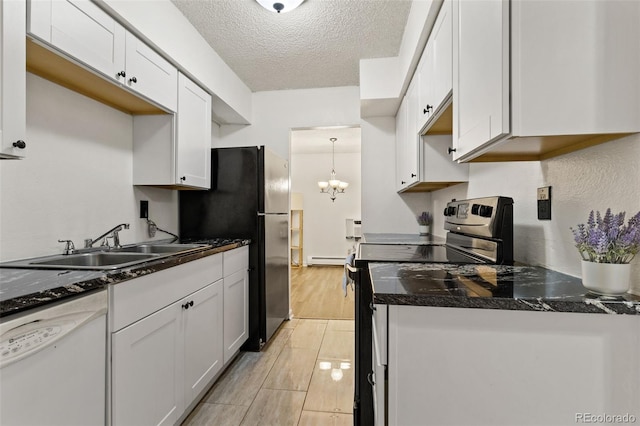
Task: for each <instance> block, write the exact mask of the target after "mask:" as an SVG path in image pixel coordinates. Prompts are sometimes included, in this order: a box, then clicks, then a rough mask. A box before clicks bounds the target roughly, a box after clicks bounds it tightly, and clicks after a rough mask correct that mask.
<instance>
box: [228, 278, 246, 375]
mask: <svg viewBox="0 0 640 426" xmlns="http://www.w3.org/2000/svg"><path fill="white" fill-rule="evenodd" d="M248 291H249V285H248V279H247V271H246V269H245V270H243V271H238V272H235V273H233V274H231V275H230V276H228V277H224V332H223V334H224V363H225V364H226V363H227V362H229V361H230V360H231V359H232V358H233V356H234V355H235V353H236V352H238V350H239V349H240V346H242V344H243V343H244V342H245V341H246V340H247V337H248V331H249V297H248Z"/></svg>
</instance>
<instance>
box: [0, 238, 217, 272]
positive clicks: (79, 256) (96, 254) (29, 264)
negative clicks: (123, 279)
mask: <svg viewBox="0 0 640 426" xmlns="http://www.w3.org/2000/svg"><path fill="white" fill-rule="evenodd" d="M206 247H209V245H207V244H136V245H131V246H125V247H121V248H119V249H111V250H109V249H104V250H98V251H96V250H92V251H88V252H86V253H76V254H67V255H56V256H46V257H39V258H35V259H24V260H16V261H11V262H5V263H2V264H0V268H29V269H85V270H114V269H121V268H127V267H129V266H133V265H137V264H139V263H143V262H147V261H150V260H156V259H162V258H165V257H169V256H172V255H175V254H187V253H190V252H195V251H199V250H202V249H204V248H206Z"/></svg>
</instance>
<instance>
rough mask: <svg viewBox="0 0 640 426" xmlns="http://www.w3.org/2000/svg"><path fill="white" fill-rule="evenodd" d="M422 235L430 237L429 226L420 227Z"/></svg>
mask: <svg viewBox="0 0 640 426" xmlns="http://www.w3.org/2000/svg"><path fill="white" fill-rule="evenodd" d="M418 229H419V230H420V235H429V225H418Z"/></svg>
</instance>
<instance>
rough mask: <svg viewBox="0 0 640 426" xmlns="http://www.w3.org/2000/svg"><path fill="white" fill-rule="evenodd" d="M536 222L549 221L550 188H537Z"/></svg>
mask: <svg viewBox="0 0 640 426" xmlns="http://www.w3.org/2000/svg"><path fill="white" fill-rule="evenodd" d="M538 220H551V187H550V186H545V187H542V188H538Z"/></svg>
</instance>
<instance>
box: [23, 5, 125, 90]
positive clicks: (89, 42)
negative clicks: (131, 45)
mask: <svg viewBox="0 0 640 426" xmlns="http://www.w3.org/2000/svg"><path fill="white" fill-rule="evenodd" d="M29 32H30V33H31V34H32V35H35V36H37V37H38V38H40V39H42V40H44V41H46V42H48V43H50V44H52V45H53V46H55V47H56V48H58V49H60V50H61V51H63V52H64V53H66V54H67V55H69V56H71V57H73V58H74V59H76V60H77V61H79V62H81V63H83V64H85V65H87V66H89V67H90V68H93V69H94V70H96V71H99V72H100V73H102V74H104V75H105V76H108V77H109V78H111V79H115V78H116V76H117V74H118V73H119V72H121V71H124V69H125V29H124V27H122V26H121V25H120V24H118V23H117V22H116V21H115V20H114V19H113V18H112V17H110V16H109V15H107V14H106V13H105V12H104V11H103V10H102V9H100V8H99V7H98V6H96V5H95V4H93V3H92V2H90V1H89V0H56V1H52V0H49V1H35V0H32V1H31V3H30V15H29Z"/></svg>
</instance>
